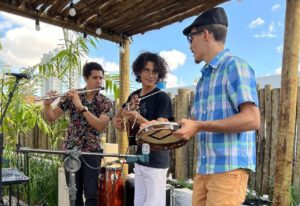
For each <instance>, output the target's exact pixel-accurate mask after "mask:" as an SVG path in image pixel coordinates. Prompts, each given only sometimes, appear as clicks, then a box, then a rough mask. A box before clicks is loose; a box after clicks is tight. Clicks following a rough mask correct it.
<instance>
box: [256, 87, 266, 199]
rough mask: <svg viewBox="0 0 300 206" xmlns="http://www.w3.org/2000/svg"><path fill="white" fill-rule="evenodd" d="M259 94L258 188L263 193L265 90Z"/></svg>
mask: <svg viewBox="0 0 300 206" xmlns="http://www.w3.org/2000/svg"><path fill="white" fill-rule="evenodd" d="M258 94H259V111H260V128H259V130H258V134H257V139H256V141H257V152H256V156H257V158H256V159H257V167H256V181H255V182H256V190H257V192H258V193H259V194H261V193H262V179H263V177H262V176H263V174H262V170H263V165H264V147H265V90H264V89H260V90H259V91H258Z"/></svg>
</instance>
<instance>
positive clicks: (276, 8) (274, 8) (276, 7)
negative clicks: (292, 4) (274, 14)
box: [271, 4, 280, 11]
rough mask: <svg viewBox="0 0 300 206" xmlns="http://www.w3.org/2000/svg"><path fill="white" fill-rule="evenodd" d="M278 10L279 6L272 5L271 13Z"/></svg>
mask: <svg viewBox="0 0 300 206" xmlns="http://www.w3.org/2000/svg"><path fill="white" fill-rule="evenodd" d="M279 9H280V4H274V5H273V6H272V8H271V10H272V11H278V10H279Z"/></svg>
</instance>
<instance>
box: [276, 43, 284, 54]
mask: <svg viewBox="0 0 300 206" xmlns="http://www.w3.org/2000/svg"><path fill="white" fill-rule="evenodd" d="M276 51H277V53H280V54H281V53H282V52H283V44H281V45H280V46H278V47H276Z"/></svg>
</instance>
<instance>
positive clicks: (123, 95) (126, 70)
mask: <svg viewBox="0 0 300 206" xmlns="http://www.w3.org/2000/svg"><path fill="white" fill-rule="evenodd" d="M129 44H130V40H129V39H128V38H125V39H124V42H123V47H124V52H123V53H122V52H121V51H120V104H123V103H124V102H126V101H127V98H128V96H129V86H130V85H129V74H130V65H129V57H130V53H129ZM119 108H120V106H119ZM118 143H119V152H120V153H121V154H125V153H126V152H127V148H128V137H127V132H126V131H119V132H118ZM125 166H126V167H125V168H124V170H123V171H124V173H125V174H127V173H128V168H127V165H125Z"/></svg>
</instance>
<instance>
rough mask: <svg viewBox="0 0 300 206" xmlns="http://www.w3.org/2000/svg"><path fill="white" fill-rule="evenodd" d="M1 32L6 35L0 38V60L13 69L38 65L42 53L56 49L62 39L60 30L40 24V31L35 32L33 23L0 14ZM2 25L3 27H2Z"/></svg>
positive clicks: (17, 17) (25, 19) (29, 20)
mask: <svg viewBox="0 0 300 206" xmlns="http://www.w3.org/2000/svg"><path fill="white" fill-rule="evenodd" d="M0 15H1V17H2V19H3V20H2V21H1V30H4V29H5V30H6V33H5V34H4V36H3V37H2V38H1V43H2V46H3V49H2V51H0V58H1V59H3V61H5V63H6V64H9V65H12V66H13V67H24V66H25V67H26V66H33V65H35V64H38V63H39V62H40V60H41V58H42V55H43V54H44V53H48V52H49V51H52V50H53V49H55V48H57V47H58V44H59V41H60V40H59V39H63V32H62V29H61V28H59V27H55V26H51V25H49V24H46V23H43V22H40V26H41V30H40V31H39V32H38V31H36V30H35V21H34V20H32V19H27V18H23V17H19V16H14V15H11V14H7V13H3V12H0ZM3 25H4V26H3Z"/></svg>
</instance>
